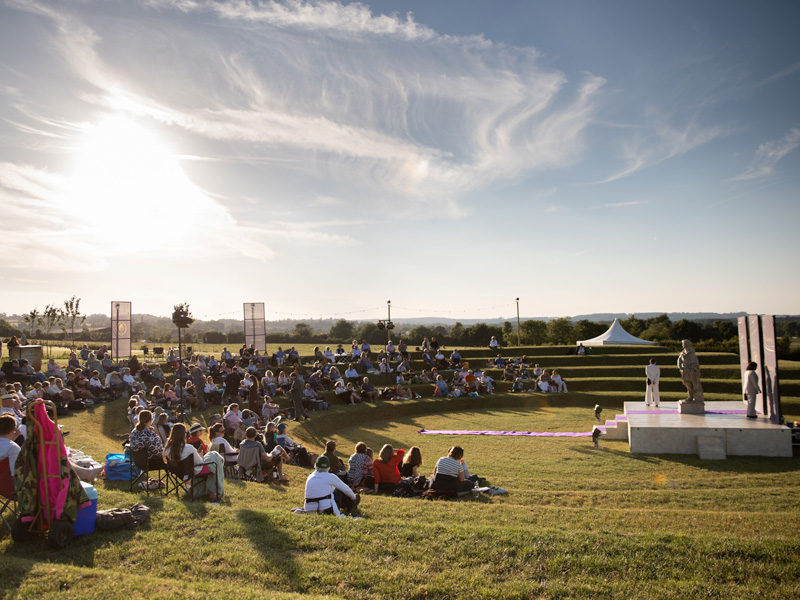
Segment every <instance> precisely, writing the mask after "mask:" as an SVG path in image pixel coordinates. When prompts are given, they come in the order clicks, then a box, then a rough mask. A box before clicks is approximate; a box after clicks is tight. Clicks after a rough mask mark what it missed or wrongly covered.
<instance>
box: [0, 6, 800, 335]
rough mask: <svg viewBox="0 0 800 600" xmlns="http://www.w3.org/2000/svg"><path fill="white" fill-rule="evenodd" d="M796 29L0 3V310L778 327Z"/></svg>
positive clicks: (577, 10) (531, 15) (688, 14)
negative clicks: (720, 315) (627, 320)
mask: <svg viewBox="0 0 800 600" xmlns="http://www.w3.org/2000/svg"><path fill="white" fill-rule="evenodd" d="M799 17H800V5H798V4H797V3H795V2H789V1H786V2H759V3H754V2H734V1H727V0H726V1H705V2H689V1H686V2H684V1H670V2H640V1H607V2H589V1H583V2H581V1H569V2H552V1H549V2H539V1H528V2H474V1H462V0H459V1H437V2H415V1H381V2H378V1H376V2H372V3H333V2H325V1H320V2H241V1H227V2H226V1H211V0H182V1H177V0H174V1H168V0H149V1H146V2H133V1H129V2H122V1H113V2H112V1H109V2H101V1H97V0H86V1H81V2H77V1H76V2H70V1H67V2H40V1H33V0H5V1H3V0H0V139H2V140H3V142H2V144H0V209H1V210H2V214H3V222H4V235H3V238H4V242H5V244H4V245H5V249H6V258H7V260H6V262H5V265H4V269H3V270H2V273H0V285H2V289H3V295H2V298H3V303H2V308H0V310H1V311H5V312H9V313H13V312H27V311H28V310H30V309H31V308H34V307H37V308H40V309H41V308H43V307H44V305H45V304H48V303H58V304H60V302H61V301H62V300H63V299H65V298H68V297H69V296H72V295H73V294H75V295H77V296H79V297H82V298H83V303H82V307H83V308H84V309H85V310H86V311H88V312H107V311H108V306H109V303H110V301H112V300H130V301H132V302H133V309H134V312H147V313H154V314H169V313H170V312H171V308H172V305H173V304H176V303H178V302H184V301H185V302H189V303H190V305H191V306H192V309H193V312H194V314H195V315H196V316H201V317H212V316H216V315H230V316H235V315H237V314H239V313H240V311H241V305H242V302H251V301H262V302H265V303H266V307H267V317H268V318H285V317H288V316H290V315H291V316H294V317H298V316H308V317H326V316H333V315H342V316H346V317H347V318H351V319H371V318H375V317H378V316H383V315H384V314H385V307H386V301H387V300H388V299H391V300H392V306H393V307H394V308H393V316H396V317H401V316H402V317H413V316H420V315H425V316H437V315H441V316H450V317H459V316H462V317H464V318H467V317H470V318H480V317H486V318H490V317H497V316H506V317H510V316H512V315H513V314H514V313H515V305H514V299H515V298H516V297H519V298H520V308H521V312H522V314H523V315H524V316H525V315H527V316H544V315H548V316H569V315H574V314H583V313H592V312H628V313H631V312H650V311H665V312H667V311H669V312H672V311H687V312H693V311H717V312H728V311H748V312H757V313H775V314H786V313H792V314H797V313H798V312H800V307H798V301H797V298H798V292H800V285H798V278H797V273H798V270H797V267H796V265H795V260H796V257H797V256H798V237H797V234H796V230H797V225H798V222H799V221H798V216H799V215H798V212H799V209H800V202H799V201H800V194H799V193H798V192H800V169H799V168H798V167H799V166H800V164H798V163H799V162H800V152H798V150H797V147H798V146H799V145H800V101H799V98H798V96H799V94H798V91H799V90H800V42H798V36H797V35H796V29H797V25H798V23H800V18H799Z"/></svg>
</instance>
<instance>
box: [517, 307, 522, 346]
mask: <svg viewBox="0 0 800 600" xmlns="http://www.w3.org/2000/svg"><path fill="white" fill-rule="evenodd" d="M517 346H522V338H521V337H520V333H519V298H517Z"/></svg>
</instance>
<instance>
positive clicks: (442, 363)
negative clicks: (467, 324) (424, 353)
mask: <svg viewBox="0 0 800 600" xmlns="http://www.w3.org/2000/svg"><path fill="white" fill-rule="evenodd" d="M433 360H434V361H435V363H436V366H437V367H439V368H440V369H446V368H447V367H448V364H447V359H446V358H445V357H444V352H442V350H441V349H438V350H436V354H435V355H434V356H433Z"/></svg>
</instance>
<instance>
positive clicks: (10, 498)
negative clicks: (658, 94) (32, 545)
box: [0, 458, 19, 533]
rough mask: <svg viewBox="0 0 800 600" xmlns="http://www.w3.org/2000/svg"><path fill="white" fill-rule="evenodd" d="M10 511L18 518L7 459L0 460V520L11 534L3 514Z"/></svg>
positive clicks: (12, 480) (14, 492)
mask: <svg viewBox="0 0 800 600" xmlns="http://www.w3.org/2000/svg"><path fill="white" fill-rule="evenodd" d="M7 509H8V510H10V511H11V515H12V516H13V517H18V516H19V514H18V513H17V492H16V491H15V490H14V477H13V476H12V473H11V466H10V464H9V460H8V458H4V459H3V460H0V519H2V520H3V524H4V525H5V526H6V528H8V531H9V533H11V525H10V524H9V523H8V521H7V520H6V518H5V516H3V513H5V512H6V510H7Z"/></svg>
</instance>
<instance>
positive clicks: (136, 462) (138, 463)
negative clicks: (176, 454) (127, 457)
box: [130, 448, 167, 496]
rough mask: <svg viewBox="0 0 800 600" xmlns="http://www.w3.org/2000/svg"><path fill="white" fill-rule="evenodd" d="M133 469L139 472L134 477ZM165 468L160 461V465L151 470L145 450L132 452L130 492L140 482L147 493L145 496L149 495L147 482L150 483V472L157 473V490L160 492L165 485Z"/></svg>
mask: <svg viewBox="0 0 800 600" xmlns="http://www.w3.org/2000/svg"><path fill="white" fill-rule="evenodd" d="M134 467H136V468H137V469H138V470H139V474H138V475H136V476H135V477H134V474H133V473H134ZM166 469H167V466H166V464H165V463H164V462H163V460H162V461H161V465H160V466H158V467H156V468H155V469H153V468H152V467H150V459H149V458H148V456H147V448H141V449H139V450H134V451H132V452H131V489H130V491H131V492H132V491H133V490H134V487H135V486H136V484H137V483H139V482H140V481H141V482H142V483H144V486H143V487H144V490H145V492H147V495H148V496H149V495H150V486H149V485H148V482H149V481H150V471H151V470H154V471H156V472H157V473H158V489H159V490H160V489H161V487H162V485H161V484H164V485H166V479H167V471H166ZM162 471H163V474H162Z"/></svg>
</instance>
